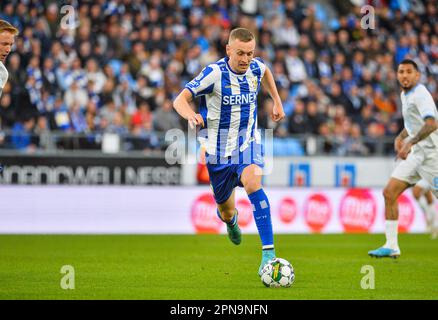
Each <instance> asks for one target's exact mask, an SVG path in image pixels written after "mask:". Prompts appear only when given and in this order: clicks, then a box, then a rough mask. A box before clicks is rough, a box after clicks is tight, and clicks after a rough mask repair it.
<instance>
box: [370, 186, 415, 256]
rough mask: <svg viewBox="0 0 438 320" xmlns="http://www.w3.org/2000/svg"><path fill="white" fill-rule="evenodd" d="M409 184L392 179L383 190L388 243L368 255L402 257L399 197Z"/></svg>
mask: <svg viewBox="0 0 438 320" xmlns="http://www.w3.org/2000/svg"><path fill="white" fill-rule="evenodd" d="M409 187H410V185H409V183H407V182H405V181H401V180H398V179H395V178H391V179H390V180H389V182H388V184H387V185H386V187H385V189H384V190H383V197H384V198H385V218H386V226H385V235H386V243H385V244H384V245H383V247H381V248H378V249H376V250H371V251H369V252H368V254H369V255H370V256H372V257H377V258H382V257H392V258H396V257H398V256H400V248H399V246H398V239H397V235H398V202H397V199H398V197H399V196H400V195H401V194H402V193H403V191H405V190H406V189H407V188H409Z"/></svg>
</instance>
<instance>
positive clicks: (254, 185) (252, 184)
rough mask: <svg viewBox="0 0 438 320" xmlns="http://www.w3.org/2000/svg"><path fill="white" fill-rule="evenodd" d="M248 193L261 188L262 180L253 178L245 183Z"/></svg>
mask: <svg viewBox="0 0 438 320" xmlns="http://www.w3.org/2000/svg"><path fill="white" fill-rule="evenodd" d="M244 187H245V190H246V193H248V194H251V193H253V192H256V191H257V190H260V189H261V188H262V184H261V183H260V181H257V179H251V180H249V181H247V182H246V183H245V185H244Z"/></svg>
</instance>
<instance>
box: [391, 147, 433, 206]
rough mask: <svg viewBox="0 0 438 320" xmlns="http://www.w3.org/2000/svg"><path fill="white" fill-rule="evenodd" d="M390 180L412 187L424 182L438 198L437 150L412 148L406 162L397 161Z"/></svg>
mask: <svg viewBox="0 0 438 320" xmlns="http://www.w3.org/2000/svg"><path fill="white" fill-rule="evenodd" d="M391 177H392V178H395V179H398V180H402V181H405V182H407V183H409V184H410V185H414V184H416V183H417V182H419V181H420V180H422V179H423V180H425V181H426V183H427V184H428V185H429V188H430V190H431V191H432V193H433V194H434V195H435V197H437V198H438V150H437V149H435V148H422V147H418V146H414V147H413V148H412V151H411V152H410V153H409V155H408V157H407V158H406V160H401V159H400V160H398V161H397V162H396V167H395V169H394V171H393V172H392V175H391Z"/></svg>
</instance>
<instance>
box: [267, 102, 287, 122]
mask: <svg viewBox="0 0 438 320" xmlns="http://www.w3.org/2000/svg"><path fill="white" fill-rule="evenodd" d="M285 116H286V114H285V113H284V110H283V106H282V105H281V103H274V107H273V108H272V112H271V119H272V120H273V121H275V122H278V121H280V120H281V119H283V118H284V117H285Z"/></svg>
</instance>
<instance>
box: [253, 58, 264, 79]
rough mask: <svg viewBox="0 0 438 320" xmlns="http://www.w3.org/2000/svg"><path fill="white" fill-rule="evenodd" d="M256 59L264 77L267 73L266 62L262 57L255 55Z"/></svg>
mask: <svg viewBox="0 0 438 320" xmlns="http://www.w3.org/2000/svg"><path fill="white" fill-rule="evenodd" d="M254 61H255V62H256V63H257V66H258V67H259V68H260V78H263V75H264V74H265V71H266V64H265V62H264V61H263V59H262V58H260V57H255V58H254Z"/></svg>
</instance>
